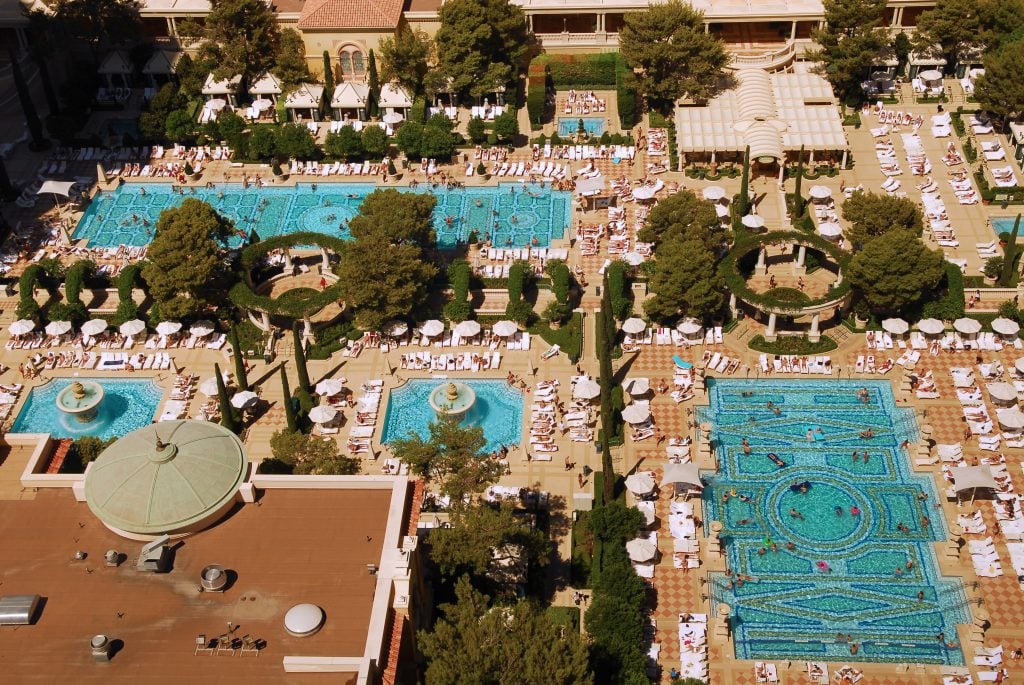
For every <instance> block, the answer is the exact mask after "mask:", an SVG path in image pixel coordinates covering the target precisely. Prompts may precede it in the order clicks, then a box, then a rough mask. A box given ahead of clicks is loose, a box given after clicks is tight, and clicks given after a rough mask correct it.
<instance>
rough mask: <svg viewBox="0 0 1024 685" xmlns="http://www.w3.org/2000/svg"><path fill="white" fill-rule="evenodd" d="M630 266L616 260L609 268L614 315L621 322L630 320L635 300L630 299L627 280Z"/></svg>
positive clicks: (609, 283) (609, 285)
mask: <svg viewBox="0 0 1024 685" xmlns="http://www.w3.org/2000/svg"><path fill="white" fill-rule="evenodd" d="M627 268H628V265H627V264H626V263H625V262H624V261H622V260H620V259H616V260H615V261H613V262H612V263H611V264H610V265H609V266H608V292H609V294H610V295H611V298H612V314H614V315H615V318H616V319H618V320H619V321H625V320H626V319H628V318H629V316H630V313H631V312H632V309H633V299H632V298H631V297H630V292H629V283H628V282H627V278H626V270H627Z"/></svg>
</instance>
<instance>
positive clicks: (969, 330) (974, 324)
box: [953, 317, 981, 335]
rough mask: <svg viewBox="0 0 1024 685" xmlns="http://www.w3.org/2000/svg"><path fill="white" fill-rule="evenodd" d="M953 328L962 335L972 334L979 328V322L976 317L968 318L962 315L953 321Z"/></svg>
mask: <svg viewBox="0 0 1024 685" xmlns="http://www.w3.org/2000/svg"><path fill="white" fill-rule="evenodd" d="M953 328H955V329H956V330H958V331H959V332H961V333H963V334H964V335H974V334H975V333H977V332H978V331H980V330H981V322H980V321H978V320H977V319H968V318H967V317H964V318H962V319H957V320H956V321H954V322H953Z"/></svg>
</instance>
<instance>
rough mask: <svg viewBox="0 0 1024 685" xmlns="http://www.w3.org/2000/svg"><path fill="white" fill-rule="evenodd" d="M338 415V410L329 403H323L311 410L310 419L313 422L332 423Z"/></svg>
mask: <svg viewBox="0 0 1024 685" xmlns="http://www.w3.org/2000/svg"><path fill="white" fill-rule="evenodd" d="M337 415H338V410H337V409H335V408H334V407H332V406H330V405H327V404H321V405H318V406H316V407H313V408H312V409H310V410H309V420H310V421H312V422H313V423H330V422H331V421H333V420H334V417H335V416H337Z"/></svg>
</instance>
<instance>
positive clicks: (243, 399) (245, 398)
mask: <svg viewBox="0 0 1024 685" xmlns="http://www.w3.org/2000/svg"><path fill="white" fill-rule="evenodd" d="M259 398H260V396H259V395H257V394H256V393H254V392H253V391H252V390H243V391H242V392H236V393H235V396H234V397H232V398H231V406H232V407H234V408H235V409H244V408H246V407H248V406H249V405H250V404H253V403H254V402H255V401H256V400H258V399H259Z"/></svg>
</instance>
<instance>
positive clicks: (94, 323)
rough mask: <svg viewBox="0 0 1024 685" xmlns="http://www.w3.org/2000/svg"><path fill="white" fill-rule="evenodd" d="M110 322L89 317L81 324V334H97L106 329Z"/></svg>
mask: <svg viewBox="0 0 1024 685" xmlns="http://www.w3.org/2000/svg"><path fill="white" fill-rule="evenodd" d="M109 326H110V324H109V323H107V322H106V321H105V320H103V319H89V320H88V321H86V322H85V323H83V324H82V335H88V336H90V337H91V336H94V335H99V334H100V333H102V332H103V331H105V330H107V327H109Z"/></svg>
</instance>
